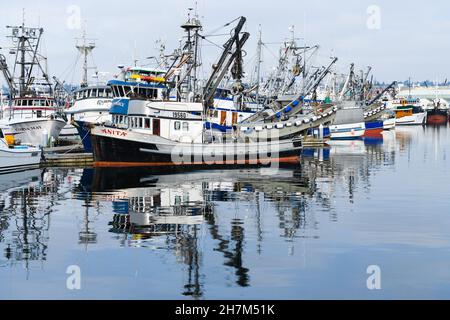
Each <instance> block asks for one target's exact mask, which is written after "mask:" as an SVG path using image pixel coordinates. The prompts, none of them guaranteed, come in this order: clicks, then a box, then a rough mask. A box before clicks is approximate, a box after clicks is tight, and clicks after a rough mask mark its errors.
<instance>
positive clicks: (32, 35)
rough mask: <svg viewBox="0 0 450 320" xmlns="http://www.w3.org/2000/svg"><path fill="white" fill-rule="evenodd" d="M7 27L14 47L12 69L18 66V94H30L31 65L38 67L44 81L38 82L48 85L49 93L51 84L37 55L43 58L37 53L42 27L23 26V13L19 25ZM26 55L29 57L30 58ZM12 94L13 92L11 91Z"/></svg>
mask: <svg viewBox="0 0 450 320" xmlns="http://www.w3.org/2000/svg"><path fill="white" fill-rule="evenodd" d="M6 28H7V29H11V35H9V36H8V38H10V39H11V40H12V43H13V44H14V47H13V48H11V50H10V53H11V54H14V55H15V63H14V71H15V70H16V68H19V78H18V92H17V93H18V94H19V95H20V96H24V95H27V94H32V93H33V91H32V89H31V86H32V85H33V84H34V82H35V80H36V79H35V77H33V76H32V72H33V67H34V66H37V67H39V69H40V71H41V73H42V77H43V80H44V81H45V82H44V83H38V84H40V85H45V86H48V88H49V91H50V93H52V86H51V84H50V80H49V78H48V74H47V72H46V70H44V68H43V67H42V65H41V63H40V61H39V59H38V57H40V58H41V59H45V57H43V56H42V55H40V54H39V53H38V50H39V45H40V41H41V38H42V34H43V33H44V29H42V28H29V27H26V26H25V14H24V18H23V21H22V25H20V26H7V27H6ZM27 57H31V59H30V60H28V59H27ZM0 60H2V63H1V64H2V65H3V66H2V69H4V67H5V61H3V60H4V57H3V58H2V59H0ZM13 73H15V72H13ZM11 78H12V79H13V77H11ZM11 94H14V92H11Z"/></svg>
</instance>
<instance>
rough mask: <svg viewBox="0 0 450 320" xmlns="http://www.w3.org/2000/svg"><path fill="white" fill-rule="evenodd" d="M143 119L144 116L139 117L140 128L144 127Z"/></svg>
mask: <svg viewBox="0 0 450 320" xmlns="http://www.w3.org/2000/svg"><path fill="white" fill-rule="evenodd" d="M142 120H143V119H142V118H139V128H143V127H144V124H143V121H142Z"/></svg>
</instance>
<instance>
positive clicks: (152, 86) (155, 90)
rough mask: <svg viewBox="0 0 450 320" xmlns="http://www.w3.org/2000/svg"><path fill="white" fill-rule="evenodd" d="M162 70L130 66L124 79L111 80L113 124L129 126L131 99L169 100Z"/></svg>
mask: <svg viewBox="0 0 450 320" xmlns="http://www.w3.org/2000/svg"><path fill="white" fill-rule="evenodd" d="M162 80H163V78H162V71H159V70H153V69H147V68H137V67H135V68H129V69H127V70H126V71H125V72H124V74H123V79H122V80H111V81H109V82H108V86H109V87H110V88H111V91H112V94H113V97H114V98H113V100H112V102H111V110H110V114H111V117H112V119H111V120H112V124H113V125H115V126H118V127H122V128H126V127H127V126H128V105H129V102H130V99H134V100H138V101H147V100H148V101H150V100H151V101H164V100H169V88H168V86H167V85H166V84H165V81H162Z"/></svg>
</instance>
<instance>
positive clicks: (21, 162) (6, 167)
mask: <svg viewBox="0 0 450 320" xmlns="http://www.w3.org/2000/svg"><path fill="white" fill-rule="evenodd" d="M40 163H41V150H39V149H36V148H26V147H24V148H23V149H22V148H20V147H18V148H15V149H6V148H2V149H0V174H1V173H6V172H14V171H21V170H27V169H32V168H38V167H39V165H40Z"/></svg>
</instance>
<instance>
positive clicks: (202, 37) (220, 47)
mask: <svg viewBox="0 0 450 320" xmlns="http://www.w3.org/2000/svg"><path fill="white" fill-rule="evenodd" d="M200 38H201V39H203V40H205V41H206V42H209V43H210V44H212V45H213V46H216V47H217V48H219V49H221V50H223V47H222V46H220V45H218V44H217V43H214V42H212V41H211V40H208V39H206V38H205V37H204V36H202V35H200ZM203 46H204V45H203Z"/></svg>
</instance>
